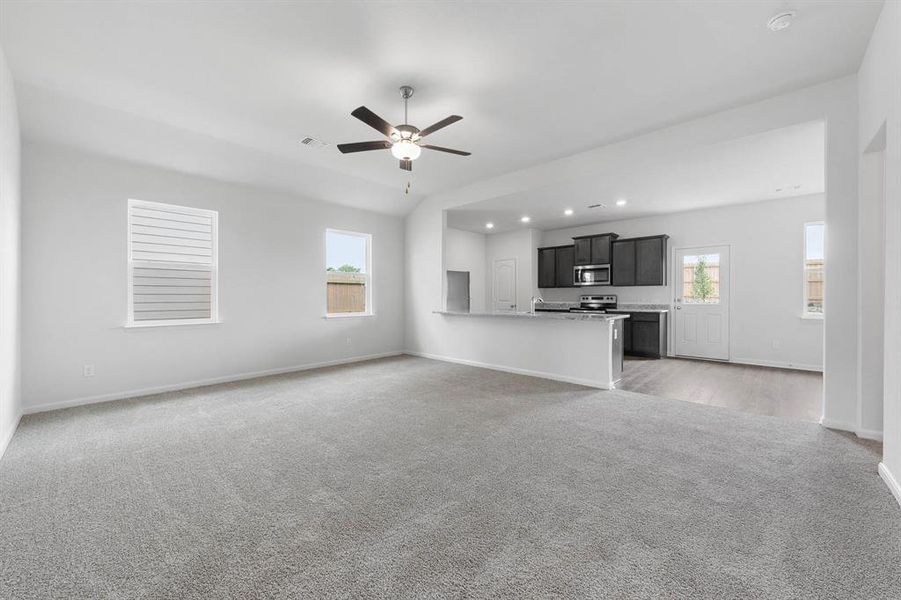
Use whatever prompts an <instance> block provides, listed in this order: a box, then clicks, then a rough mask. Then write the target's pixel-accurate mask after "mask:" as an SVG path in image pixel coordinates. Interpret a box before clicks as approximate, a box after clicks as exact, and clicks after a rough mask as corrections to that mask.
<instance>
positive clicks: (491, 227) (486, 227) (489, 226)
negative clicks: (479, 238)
mask: <svg viewBox="0 0 901 600" xmlns="http://www.w3.org/2000/svg"><path fill="white" fill-rule="evenodd" d="M485 229H494V223H485Z"/></svg>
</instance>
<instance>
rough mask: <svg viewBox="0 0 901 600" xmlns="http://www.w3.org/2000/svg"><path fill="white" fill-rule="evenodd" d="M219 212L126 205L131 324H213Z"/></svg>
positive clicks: (136, 202)
mask: <svg viewBox="0 0 901 600" xmlns="http://www.w3.org/2000/svg"><path fill="white" fill-rule="evenodd" d="M217 230H218V213H217V212H216V211H212V210H201V209H197V208H189V207H185V206H173V205H171V204H160V203H156V202H143V201H140V200H129V202H128V270H129V273H128V275H129V277H128V279H129V286H128V287H129V303H128V317H129V319H128V320H129V323H130V324H137V325H154V324H159V325H165V324H180V323H208V322H212V321H215V320H216V319H217V314H216V313H217V310H216V307H217V298H216V291H217V263H218V260H217V251H218V240H217Z"/></svg>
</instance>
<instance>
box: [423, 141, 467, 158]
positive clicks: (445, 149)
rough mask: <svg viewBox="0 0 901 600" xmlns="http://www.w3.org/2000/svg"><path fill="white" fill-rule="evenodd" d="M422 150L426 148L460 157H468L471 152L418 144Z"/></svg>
mask: <svg viewBox="0 0 901 600" xmlns="http://www.w3.org/2000/svg"><path fill="white" fill-rule="evenodd" d="M420 146H421V147H423V148H428V149H429V150H437V151H438V152H449V153H451V154H458V155H460V156H470V155H471V154H472V152H464V151H463V150H454V149H453V148H442V147H441V146H430V145H428V144H420Z"/></svg>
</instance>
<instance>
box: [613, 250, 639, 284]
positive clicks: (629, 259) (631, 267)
mask: <svg viewBox="0 0 901 600" xmlns="http://www.w3.org/2000/svg"><path fill="white" fill-rule="evenodd" d="M610 281H611V283H612V284H613V285H635V240H616V241H615V242H613V264H612V265H611V267H610Z"/></svg>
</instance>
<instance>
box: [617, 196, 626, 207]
mask: <svg viewBox="0 0 901 600" xmlns="http://www.w3.org/2000/svg"><path fill="white" fill-rule="evenodd" d="M616 205H617V206H625V205H626V200H625V199H624V198H620V199H619V200H617V201H616Z"/></svg>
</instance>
